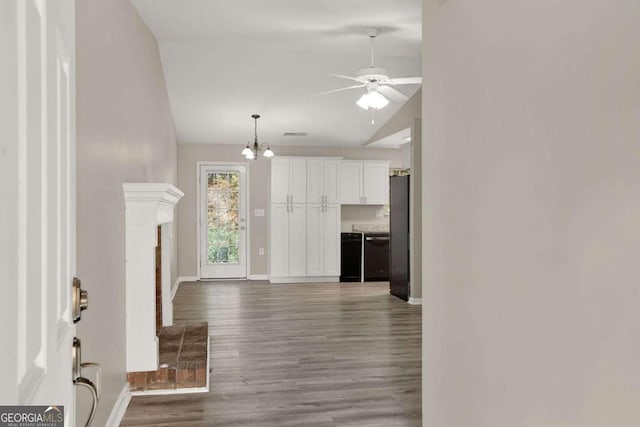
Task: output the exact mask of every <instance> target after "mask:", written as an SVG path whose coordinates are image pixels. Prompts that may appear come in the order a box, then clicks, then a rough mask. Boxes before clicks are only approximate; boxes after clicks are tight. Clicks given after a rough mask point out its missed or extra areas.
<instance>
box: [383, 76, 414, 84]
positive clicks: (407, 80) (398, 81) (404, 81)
mask: <svg viewBox="0 0 640 427" xmlns="http://www.w3.org/2000/svg"><path fill="white" fill-rule="evenodd" d="M389 84H391V85H420V84H422V77H398V78H397V79H389Z"/></svg>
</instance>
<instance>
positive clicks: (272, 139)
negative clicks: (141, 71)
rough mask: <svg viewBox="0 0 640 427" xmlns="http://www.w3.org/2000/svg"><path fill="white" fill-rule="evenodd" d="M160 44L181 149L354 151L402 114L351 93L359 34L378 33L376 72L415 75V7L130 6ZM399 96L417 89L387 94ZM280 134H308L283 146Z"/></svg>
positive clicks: (408, 3) (283, 1)
mask: <svg viewBox="0 0 640 427" xmlns="http://www.w3.org/2000/svg"><path fill="white" fill-rule="evenodd" d="M132 1H133V3H134V4H135V6H136V7H137V8H138V10H139V11H140V15H141V16H142V18H143V19H144V20H145V22H146V23H147V25H148V26H149V28H151V31H152V32H153V33H154V34H155V36H156V38H157V39H158V43H159V46H160V53H161V57H162V64H163V68H164V73H165V78H166V82H167V90H168V92H169V99H170V101H171V108H172V110H173V116H174V120H175V125H176V130H177V133H178V139H179V141H180V142H197V143H215V144H239V145H241V144H244V143H246V142H247V141H248V140H251V139H253V119H251V114H253V113H257V114H261V115H262V118H261V119H260V120H259V122H258V138H259V140H260V142H269V143H271V144H272V145H274V146H276V147H277V145H283V144H289V145H307V144H309V145H327V146H345V145H346V146H358V145H364V143H365V142H366V141H367V140H368V139H369V138H370V137H371V136H372V135H373V134H374V133H375V131H377V130H378V129H379V127H380V126H381V125H383V124H384V123H385V122H386V121H387V120H388V119H389V118H390V117H391V116H392V115H393V114H394V113H395V112H396V111H397V110H398V109H399V108H400V107H401V105H400V104H394V103H391V104H390V105H389V106H388V107H386V108H385V109H383V110H381V111H378V112H376V113H375V121H376V124H375V125H371V113H370V112H369V111H366V110H363V109H361V108H360V107H358V106H357V105H356V104H355V102H356V100H357V99H358V98H359V97H360V95H362V94H363V93H364V89H354V90H349V91H344V92H340V93H336V94H331V95H326V96H322V97H317V98H312V97H311V95H314V94H318V93H321V92H324V91H328V90H332V89H337V88H340V87H346V86H351V85H352V84H356V83H355V82H352V81H349V80H343V79H338V78H335V77H330V76H329V74H332V73H334V74H347V75H355V73H356V71H357V70H358V69H360V68H365V67H368V66H369V39H368V37H367V36H366V35H365V30H366V29H367V28H372V27H375V28H381V29H382V33H381V34H380V36H379V37H378V38H377V39H376V65H377V66H379V67H384V68H386V69H387V70H388V71H389V74H390V76H391V77H413V76H420V75H421V59H420V54H421V32H422V30H421V22H422V18H421V1H420V0H366V1H365V0H269V1H266V0H228V1H222V0H132ZM395 87H396V88H397V89H399V90H400V91H401V92H403V93H405V94H406V95H407V96H411V95H413V93H414V92H415V91H416V90H417V89H418V86H417V85H406V86H395ZM285 132H308V136H306V137H284V136H283V134H284V133H285Z"/></svg>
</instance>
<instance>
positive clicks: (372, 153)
mask: <svg viewBox="0 0 640 427" xmlns="http://www.w3.org/2000/svg"><path fill="white" fill-rule="evenodd" d="M242 146H243V143H239V144H234V145H221V144H186V143H180V144H178V163H179V166H178V187H179V188H180V189H181V190H182V191H184V193H185V195H184V197H183V198H182V200H181V201H180V203H179V204H178V232H179V234H180V241H179V244H178V270H179V275H180V276H196V275H197V262H198V259H197V255H196V250H197V243H196V241H197V240H196V235H197V231H196V230H197V224H196V210H197V207H196V206H197V197H196V196H197V193H196V191H197V182H196V164H197V162H198V161H210V162H216V161H218V162H239V163H243V162H247V160H246V159H245V158H244V157H243V156H241V155H240V151H242ZM273 150H274V151H275V153H276V155H280V156H333V157H344V158H345V159H364V160H391V167H401V166H402V153H401V152H400V150H397V149H376V148H334V147H322V146H316V147H302V146H290V145H287V146H273ZM248 165H249V168H248V169H249V180H250V182H249V192H250V200H249V205H250V206H249V210H250V212H251V218H250V221H251V230H250V232H251V247H250V251H251V265H250V270H251V274H253V275H265V274H268V273H269V271H268V268H269V267H268V263H267V260H268V259H269V258H268V252H267V251H268V250H269V242H268V238H267V235H268V232H267V230H268V224H269V217H268V213H269V182H270V173H271V169H270V163H269V161H268V160H265V159H258V160H254V161H250V162H248ZM255 209H264V210H265V216H263V217H254V216H253V212H254V210H255ZM346 213H347V217H345V218H348V219H345V221H350V220H353V221H354V222H355V221H356V220H357V218H360V217H361V218H362V219H363V220H367V221H369V220H371V221H373V220H372V218H375V210H372V209H370V208H363V209H359V208H358V207H350V208H347V209H346ZM360 215H362V216H360ZM387 221H388V220H387ZM345 227H347V225H345ZM259 248H265V254H264V255H263V256H260V255H259V254H258V249H259Z"/></svg>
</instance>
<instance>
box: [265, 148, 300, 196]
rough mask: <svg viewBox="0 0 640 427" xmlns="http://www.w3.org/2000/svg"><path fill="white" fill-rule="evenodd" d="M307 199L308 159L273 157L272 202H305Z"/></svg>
mask: <svg viewBox="0 0 640 427" xmlns="http://www.w3.org/2000/svg"><path fill="white" fill-rule="evenodd" d="M306 200H307V160H306V159H305V158H300V159H295V158H287V157H276V158H273V159H271V203H287V204H291V203H305V202H306Z"/></svg>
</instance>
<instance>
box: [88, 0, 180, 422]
mask: <svg viewBox="0 0 640 427" xmlns="http://www.w3.org/2000/svg"><path fill="white" fill-rule="evenodd" d="M76 8H77V9H76V27H77V36H76V40H77V61H78V65H77V111H78V113H77V183H78V184H77V245H78V246H77V248H78V277H80V278H81V279H82V282H83V285H84V287H85V288H86V289H87V290H88V291H89V309H88V310H87V311H86V312H84V313H83V315H82V321H81V322H80V323H78V336H79V337H80V339H82V344H83V354H82V355H83V358H84V359H85V360H88V361H95V362H98V363H100V364H101V365H102V396H101V398H100V405H99V407H98V414H97V416H96V419H95V421H94V422H93V425H96V426H99V425H104V422H105V421H106V418H107V417H108V415H109V413H110V411H111V408H112V407H113V404H114V403H115V399H116V397H117V395H118V393H119V392H120V391H121V389H122V387H123V386H124V384H125V319H124V316H125V312H124V309H125V289H124V286H125V283H124V280H125V254H124V249H125V234H124V233H125V224H124V202H123V194H122V183H123V182H136V181H137V182H169V183H174V184H175V183H176V178H177V176H176V175H177V172H176V168H177V161H176V158H177V148H176V145H177V144H176V137H175V132H174V127H173V119H172V117H171V111H170V109H169V101H168V98H167V92H166V88H165V81H164V76H163V73H162V67H161V64H160V56H159V53H158V47H157V45H156V41H155V39H154V37H153V36H152V34H151V33H150V31H149V30H148V29H147V27H146V26H145V24H144V23H143V22H142V21H141V19H140V18H139V16H138V14H137V12H136V10H135V9H134V8H133V6H132V5H131V3H130V2H129V1H128V0H110V1H102V0H84V1H79V2H77V3H76ZM174 271H175V268H174ZM85 395H86V393H85V392H82V391H79V392H78V396H79V398H80V403H79V410H78V414H79V415H78V416H79V418H78V419H79V421H81V420H83V419H86V418H85V417H86V412H87V409H88V407H89V405H88V402H87V401H86V400H85V399H83V398H84V396H85Z"/></svg>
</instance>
